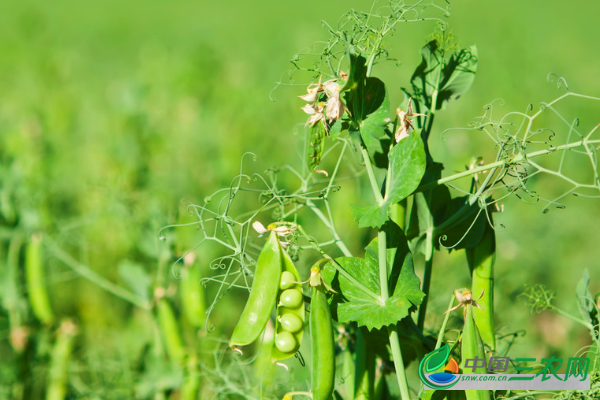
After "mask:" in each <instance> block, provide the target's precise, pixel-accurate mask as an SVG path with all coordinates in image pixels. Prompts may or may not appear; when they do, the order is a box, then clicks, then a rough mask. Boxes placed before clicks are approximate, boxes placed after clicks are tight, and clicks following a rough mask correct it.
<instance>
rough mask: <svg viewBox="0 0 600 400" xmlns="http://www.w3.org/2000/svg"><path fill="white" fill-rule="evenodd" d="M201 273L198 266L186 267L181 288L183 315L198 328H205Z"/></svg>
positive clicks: (204, 305)
mask: <svg viewBox="0 0 600 400" xmlns="http://www.w3.org/2000/svg"><path fill="white" fill-rule="evenodd" d="M200 272H201V271H200V268H198V266H197V265H191V266H190V267H186V268H185V269H184V270H183V274H182V275H183V276H182V277H181V287H180V294H181V307H182V311H183V315H184V316H185V318H186V319H187V320H188V322H189V323H190V324H192V325H193V326H195V327H196V328H202V327H204V324H205V322H206V304H205V301H204V288H203V287H202V285H201V284H200V283H199V282H200V278H201V277H202V276H201V274H200Z"/></svg>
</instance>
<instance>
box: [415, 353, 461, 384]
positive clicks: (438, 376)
mask: <svg viewBox="0 0 600 400" xmlns="http://www.w3.org/2000/svg"><path fill="white" fill-rule="evenodd" d="M448 359H450V362H449V363H448V364H446V362H447V361H448ZM442 367H444V370H443V372H435V371H437V370H439V369H441V368H442ZM447 370H451V371H452V372H454V373H458V365H457V364H456V361H454V360H453V359H452V358H450V348H449V347H448V344H444V345H443V346H442V347H440V348H439V349H437V350H434V351H432V352H431V353H428V354H426V355H425V357H423V359H422V360H421V363H420V364H419V377H420V378H421V381H423V383H424V384H426V385H427V386H429V387H430V388H432V389H449V388H451V387H452V386H454V385H456V383H457V382H458V381H459V379H458V375H454V374H451V373H449V372H446V371H447Z"/></svg>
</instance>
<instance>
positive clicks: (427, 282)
mask: <svg viewBox="0 0 600 400" xmlns="http://www.w3.org/2000/svg"><path fill="white" fill-rule="evenodd" d="M432 270H433V229H432V228H430V229H429V230H428V231H427V237H426V238H425V271H424V273H423V288H422V291H423V293H425V297H424V298H423V301H422V302H421V306H420V307H419V319H418V323H417V326H418V327H419V329H420V330H421V331H423V327H424V326H425V315H426V314H427V303H428V300H429V287H430V286H431V272H432Z"/></svg>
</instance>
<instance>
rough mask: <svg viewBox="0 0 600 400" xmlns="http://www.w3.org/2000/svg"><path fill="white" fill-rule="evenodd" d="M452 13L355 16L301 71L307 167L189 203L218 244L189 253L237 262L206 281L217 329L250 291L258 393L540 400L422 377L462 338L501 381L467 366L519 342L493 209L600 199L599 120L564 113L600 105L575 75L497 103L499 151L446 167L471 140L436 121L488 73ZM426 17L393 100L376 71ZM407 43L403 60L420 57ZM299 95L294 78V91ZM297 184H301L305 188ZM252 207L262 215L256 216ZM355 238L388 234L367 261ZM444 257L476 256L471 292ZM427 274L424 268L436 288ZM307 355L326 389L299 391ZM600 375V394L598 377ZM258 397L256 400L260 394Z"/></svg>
mask: <svg viewBox="0 0 600 400" xmlns="http://www.w3.org/2000/svg"><path fill="white" fill-rule="evenodd" d="M445 12H447V10H446V8H445V6H444V7H442V6H440V5H438V4H436V3H435V2H424V1H422V2H419V3H418V4H416V5H406V4H404V3H402V2H401V3H392V5H390V6H387V7H382V8H378V9H375V8H374V9H373V10H372V11H371V12H368V13H361V12H356V11H350V12H348V13H346V14H344V15H343V16H342V18H341V19H340V20H339V22H338V23H337V25H335V26H332V25H329V24H326V23H325V27H326V29H327V31H328V33H329V38H327V39H326V40H325V41H324V42H319V43H320V44H319V46H321V47H320V48H319V49H317V50H315V48H311V50H309V51H306V52H303V53H298V54H297V55H295V56H294V58H293V60H292V64H293V66H294V71H293V72H294V74H303V73H304V74H305V75H306V76H310V79H311V81H310V82H307V84H306V85H304V88H303V89H301V90H298V93H297V95H298V97H299V98H300V100H298V102H299V103H298V104H299V107H298V108H299V109H300V108H301V110H302V111H303V112H304V115H302V114H300V113H299V114H298V118H299V119H305V120H304V129H303V130H302V131H301V132H300V133H301V134H302V135H305V137H306V140H305V146H304V147H303V148H302V149H301V150H300V151H301V152H302V154H303V155H304V156H303V158H304V165H303V166H301V167H298V166H297V165H285V166H282V167H280V168H272V169H270V170H268V171H267V172H266V173H265V174H251V173H247V172H246V168H247V167H246V166H245V165H244V163H243V166H242V168H241V170H240V174H239V175H238V176H237V177H236V178H235V179H234V180H233V181H232V184H231V186H230V187H228V188H226V189H223V190H220V191H218V192H216V193H215V194H213V195H212V196H209V197H208V198H207V199H206V201H205V203H204V204H202V205H195V204H192V205H190V206H189V208H188V209H189V211H190V213H191V214H192V215H193V216H194V217H195V218H196V220H195V221H193V222H191V223H189V224H187V225H188V226H190V225H191V226H195V227H197V228H198V230H199V232H200V234H201V236H202V238H201V240H200V241H199V243H198V246H197V247H195V248H193V249H190V250H189V251H190V252H192V251H202V250H201V249H202V248H204V246H206V245H208V244H209V243H211V244H217V245H220V246H221V248H222V249H223V251H224V253H223V254H224V255H222V256H221V257H219V258H217V259H215V260H214V261H213V262H212V263H211V267H212V269H213V270H214V271H215V274H214V275H212V276H205V277H204V278H203V279H202V283H203V284H205V285H209V286H212V287H213V289H214V293H215V294H216V295H215V298H214V301H213V302H212V303H210V305H208V306H207V323H206V324H205V325H206V326H207V327H208V329H209V330H210V329H211V325H210V323H208V318H209V317H210V315H211V313H212V311H213V310H214V309H215V307H217V306H218V302H219V300H221V299H222V298H223V296H225V295H226V294H228V293H229V292H230V291H232V290H238V289H239V290H244V291H248V290H249V297H248V299H247V302H246V304H245V307H244V309H243V312H242V314H241V315H240V316H239V322H238V323H237V325H236V326H235V328H234V329H233V331H232V332H231V333H230V339H229V343H228V344H229V347H230V349H231V350H230V351H229V353H230V354H231V357H232V358H233V359H234V360H237V361H235V362H242V363H246V362H247V363H251V362H252V361H255V362H256V363H263V364H260V365H261V367H260V368H261V371H262V372H263V373H262V374H260V378H261V379H260V380H261V383H260V384H259V385H258V386H260V395H256V396H257V398H259V397H258V396H261V397H260V398H271V397H274V398H275V397H277V396H281V395H284V398H285V399H288V400H289V399H291V398H296V397H298V398H301V397H302V396H304V397H311V398H313V399H314V400H325V399H331V398H335V399H345V400H348V399H387V398H399V399H402V400H410V399H443V398H448V399H450V398H452V399H454V398H463V399H464V398H466V399H468V400H487V399H500V398H504V399H509V398H510V399H517V398H533V396H535V395H536V394H535V393H530V392H492V391H466V392H451V391H437V392H436V391H425V390H424V389H423V384H422V383H421V382H420V381H419V380H418V378H415V376H416V375H415V374H414V373H411V372H410V368H411V366H415V365H417V364H418V362H419V360H420V359H421V358H422V357H423V356H424V355H425V354H427V353H429V352H431V351H433V350H435V349H439V348H440V347H441V345H442V344H443V343H445V342H447V343H449V344H450V348H451V353H452V355H453V357H455V359H457V360H461V361H460V362H459V363H457V365H456V372H458V371H459V370H460V371H462V373H485V370H483V371H481V370H475V371H470V370H469V369H466V368H465V365H464V363H465V360H466V359H470V358H476V357H479V358H486V357H489V356H490V355H494V354H501V355H506V353H507V352H508V350H509V348H510V345H502V346H501V345H500V342H501V341H502V339H501V338H500V337H499V335H498V334H497V328H496V326H495V320H494V261H495V257H496V231H497V230H498V229H499V228H501V226H500V225H499V224H497V223H496V222H495V221H494V214H495V213H497V212H499V211H502V209H503V207H502V205H501V203H500V202H501V201H502V200H504V199H505V198H507V197H508V196H517V197H518V198H519V199H522V200H524V201H527V202H531V203H539V204H541V205H542V207H543V211H544V212H547V211H548V210H550V209H552V208H563V207H564V205H563V201H564V200H565V197H566V196H587V197H599V196H600V178H599V174H598V159H597V151H598V149H599V147H600V137H599V136H598V134H597V130H598V126H594V127H591V128H590V129H589V130H583V129H582V127H580V126H579V121H578V120H576V119H575V120H569V119H567V118H566V117H564V116H563V114H562V113H561V106H562V105H563V104H564V103H565V102H568V101H569V100H572V99H574V98H577V99H579V100H582V101H586V102H597V101H599V100H600V98H598V97H592V96H587V95H583V94H579V93H575V92H572V91H570V90H569V88H568V86H567V84H566V81H565V80H564V79H563V78H558V77H555V76H550V79H551V80H554V82H556V83H557V84H558V88H559V90H561V91H563V92H562V94H560V96H558V97H557V98H556V99H554V100H552V101H548V102H543V103H541V104H540V106H539V107H538V108H536V107H534V106H533V105H531V106H529V107H528V108H527V109H526V110H525V111H523V112H509V113H507V114H505V115H503V116H501V117H498V115H497V114H498V111H497V104H496V103H491V104H489V105H488V106H486V107H485V111H484V114H483V115H482V116H480V117H478V118H476V119H475V120H474V121H473V122H472V123H471V124H470V125H469V126H468V127H466V128H460V130H462V131H463V132H464V131H467V132H470V133H472V134H473V135H478V136H479V137H484V138H487V139H489V141H490V144H491V146H490V150H491V151H493V152H494V153H495V157H494V158H493V159H491V160H486V161H484V160H483V159H482V158H479V159H475V161H473V163H472V164H471V165H470V166H469V167H468V168H467V169H466V170H464V171H462V172H459V173H454V174H447V173H444V165H443V164H442V163H439V162H436V161H435V159H434V158H433V155H432V152H431V145H432V144H433V143H432V142H433V141H436V140H440V138H445V137H447V136H451V135H452V133H453V132H455V131H457V130H459V129H458V128H457V129H452V130H446V131H444V132H441V131H439V130H438V131H436V128H435V126H436V125H435V124H434V122H435V121H436V120H437V119H439V118H443V115H444V114H443V112H444V111H445V110H446V109H448V110H450V109H452V108H454V107H456V105H455V102H456V101H457V100H459V98H460V97H461V96H462V95H463V94H465V93H466V92H467V91H468V90H469V88H470V87H471V85H472V84H473V82H474V78H475V75H476V72H477V65H478V53H477V49H476V47H475V46H470V47H461V46H459V44H458V41H457V40H456V38H455V37H454V36H453V35H452V33H451V32H450V29H449V26H448V25H447V24H446V23H445V22H444V21H443V20H442V19H441V17H438V16H437V14H439V13H445ZM427 21H430V22H431V21H433V22H434V24H436V23H437V28H436V29H435V30H434V32H433V33H432V34H431V36H430V37H429V38H428V40H427V42H426V44H425V45H424V46H423V47H422V48H421V50H420V51H421V62H420V64H419V65H417V66H416V69H415V70H414V73H413V75H412V78H411V79H410V81H409V82H406V85H405V87H403V88H402V95H403V97H404V100H403V102H402V103H401V104H398V105H393V104H390V103H391V100H390V98H391V91H392V90H395V89H392V88H390V87H389V86H386V84H385V83H384V82H383V81H382V80H381V79H379V78H378V77H377V70H378V67H379V66H380V65H383V64H385V63H386V62H387V64H388V65H390V64H393V63H394V61H395V59H393V58H392V54H391V52H390V50H389V49H390V47H388V46H389V43H390V40H389V39H390V38H391V37H392V36H393V34H394V32H395V31H397V30H398V29H400V27H401V26H409V25H410V24H412V23H417V22H418V23H426V22H427ZM403 43H404V44H403V49H402V51H403V52H407V51H417V50H418V49H417V48H415V49H411V48H410V46H411V45H412V44H411V43H407V42H403ZM412 43H414V41H413V42H412ZM286 84H291V81H290V82H283V81H282V82H279V83H278V86H281V85H286ZM291 87H293V88H298V87H299V85H296V84H293V85H292V86H291ZM391 108H393V110H394V111H393V112H392V113H390V109H391ZM290 142H292V139H291V138H290ZM286 151H287V150H286ZM291 153H293V152H292V151H291ZM571 158H574V159H576V160H577V161H576V164H575V165H577V169H576V171H571V170H570V169H569V167H570V166H572V165H574V164H573V161H572V160H571ZM542 176H544V177H545V178H544V179H555V180H558V181H562V183H563V184H564V185H563V186H564V187H566V189H564V191H562V192H561V193H554V192H553V191H552V190H549V193H548V194H545V193H541V192H538V190H537V189H536V188H535V187H534V185H535V182H536V179H537V177H542ZM284 177H285V179H284ZM534 178H535V179H534ZM291 181H297V182H298V185H297V187H295V188H291V187H289V182H291ZM362 182H365V187H367V188H368V190H367V192H366V194H365V195H362V194H363V193H362V192H360V193H359V194H358V195H357V197H356V198H354V200H353V202H355V203H357V204H351V208H347V210H348V211H349V213H351V218H353V220H354V222H355V225H354V227H353V228H352V226H351V225H349V224H347V223H345V222H344V221H345V220H344V218H343V216H342V215H341V214H342V213H343V211H339V210H340V209H341V208H338V207H337V206H336V205H338V204H342V203H343V202H344V201H345V198H348V197H351V196H350V195H344V193H345V192H344V190H347V189H346V187H347V185H349V184H352V185H358V187H359V188H360V187H362V186H361V184H362ZM241 198H244V199H245V201H244V202H242V204H241V202H240V199H241ZM252 204H256V209H254V210H252V211H248V205H252ZM340 224H344V227H345V228H344V231H343V234H341V233H340V230H339V229H338V226H339V225H340ZM175 227H178V229H184V228H183V227H181V226H175ZM171 228H173V226H170V227H169V229H171ZM353 235H354V236H360V237H368V238H372V239H370V241H369V242H368V244H367V245H366V247H365V248H364V252H363V251H359V252H353V251H352V250H351V249H350V248H349V246H347V245H346V243H345V242H344V239H343V237H342V236H344V237H350V236H353ZM436 251H439V252H444V251H451V252H459V251H460V252H464V254H465V256H466V257H465V259H466V267H468V269H469V271H470V276H471V285H470V287H467V288H460V289H459V288H457V289H456V290H453V291H449V292H448V293H433V292H432V291H431V290H430V286H431V281H432V275H433V267H434V265H433V261H434V253H435V252H436ZM182 259H183V257H182ZM415 269H416V270H418V271H422V280H421V279H420V278H419V277H418V276H417V274H416V273H415ZM586 285H587V284H586ZM586 288H587V286H586ZM581 290H582V291H585V290H587V289H584V288H582V289H581ZM586 293H587V292H586ZM433 296H442V297H443V298H444V299H446V298H447V299H448V300H449V303H448V308H447V312H446V314H445V318H444V320H443V323H442V325H441V326H429V325H428V321H430V320H432V321H433V320H434V319H433V318H428V312H430V311H429V310H428V304H429V303H430V299H431V298H433ZM590 296H591V295H590ZM588 297H589V296H588ZM586 299H587V298H586ZM444 301H445V300H444ZM548 307H549V306H547V307H546V308H548ZM586 307H587V308H586V310H587V313H588V314H587V315H588V318H587V319H586V320H585V321H584V322H585V324H586V327H588V328H589V329H590V330H591V332H592V335H591V336H592V343H593V344H594V345H595V347H592V350H590V353H589V354H590V357H591V358H593V359H594V360H596V361H597V356H598V351H599V349H600V343H599V342H598V340H599V339H598V334H597V332H598V320H597V318H596V319H593V318H592V317H589V316H590V315H596V316H597V305H596V304H595V302H594V301H593V300H590V299H587V300H586ZM594 308H595V311H594ZM458 309H460V310H462V318H463V324H462V329H460V331H459V332H454V331H452V330H450V329H447V326H448V321H449V317H450V315H454V314H453V312H454V311H455V310H458ZM594 312H595V314H594ZM457 314H458V313H457ZM232 318H234V317H232ZM235 318H237V316H236V317H235ZM307 320H308V322H307ZM432 332H433V334H432ZM594 332H595V333H594ZM303 338H304V340H303ZM234 354H235V357H234V356H233V355H234ZM305 355H306V356H307V358H308V360H309V362H307V363H306V364H307V368H308V369H309V370H310V371H311V372H310V379H308V378H307V379H306V381H304V380H303V378H299V379H298V380H295V379H293V376H294V375H295V374H300V375H298V376H301V373H300V372H298V369H297V367H298V365H304V364H305V360H304V356H305ZM294 356H296V360H294V359H293V358H292V357H294ZM265 359H267V360H268V362H267V363H266V364H264V360H265ZM241 360H243V361H241ZM267 364H270V365H275V366H280V367H282V369H281V370H282V371H283V370H285V371H287V372H285V373H286V374H288V375H287V376H289V377H290V378H289V382H291V383H290V384H289V385H287V386H285V385H284V386H285V387H268V385H267V384H264V383H263V381H266V380H268V379H267V378H266V376H267V375H268V374H270V373H272V372H269V371H272V369H271V367H265V365H267ZM594 368H595V371H596V372H595V375H593V376H594V378H593V379H594V382H593V384H594V385H596V387H597V386H598V379H600V378H599V376H598V368H599V367H598V366H597V365H595V366H594ZM413 369H414V367H413ZM413 378H414V379H413ZM230 394H232V393H230ZM222 395H224V396H227V391H224V392H223V393H222ZM232 395H233V394H232ZM235 395H237V396H239V395H240V394H239V393H236V394H235ZM560 395H561V396H563V397H561V398H592V397H589V396H591V395H588V394H585V393H575V392H565V393H561V394H560ZM246 396H247V397H248V398H254V397H253V396H254V395H253V394H251V392H250V391H248V392H247V393H246ZM569 396H572V397H569ZM575 396H580V397H575ZM586 396H587V397H586Z"/></svg>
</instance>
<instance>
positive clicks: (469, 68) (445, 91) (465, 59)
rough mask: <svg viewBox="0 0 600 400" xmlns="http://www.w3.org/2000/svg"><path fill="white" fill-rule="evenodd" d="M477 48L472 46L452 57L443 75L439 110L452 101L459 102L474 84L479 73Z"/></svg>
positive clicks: (438, 102)
mask: <svg viewBox="0 0 600 400" xmlns="http://www.w3.org/2000/svg"><path fill="white" fill-rule="evenodd" d="M477 57H478V55H477V47H476V46H470V47H467V48H465V49H462V50H461V51H459V52H458V53H456V54H453V55H452V57H450V62H448V64H447V65H446V67H445V68H444V71H443V73H442V75H443V77H444V79H443V81H442V83H441V85H440V90H439V94H438V101H437V108H438V109H440V108H444V107H445V106H446V104H447V103H448V102H450V101H453V100H457V99H458V98H459V97H460V96H462V95H463V94H464V93H466V92H467V91H468V90H469V89H470V88H471V85H472V84H473V80H474V79H475V74H476V73H477Z"/></svg>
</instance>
